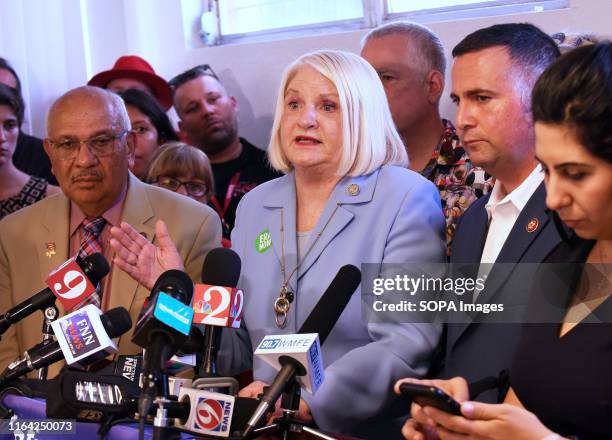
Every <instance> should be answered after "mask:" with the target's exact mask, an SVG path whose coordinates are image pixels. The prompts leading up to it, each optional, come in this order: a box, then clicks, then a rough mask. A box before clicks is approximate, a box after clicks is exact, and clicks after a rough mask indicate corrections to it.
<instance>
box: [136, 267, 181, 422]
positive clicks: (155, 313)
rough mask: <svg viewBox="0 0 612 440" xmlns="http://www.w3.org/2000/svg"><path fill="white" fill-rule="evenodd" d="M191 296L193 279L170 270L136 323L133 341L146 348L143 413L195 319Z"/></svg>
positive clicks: (157, 282) (164, 274) (162, 275)
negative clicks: (162, 374)
mask: <svg viewBox="0 0 612 440" xmlns="http://www.w3.org/2000/svg"><path fill="white" fill-rule="evenodd" d="M192 296H193V282H192V281H191V278H189V276H188V275H187V274H186V273H185V272H183V271H180V270H168V271H166V272H164V273H162V274H161V275H160V277H159V278H158V279H157V281H156V282H155V285H154V286H153V289H151V295H150V296H149V298H150V300H149V301H148V302H147V304H146V306H145V309H144V311H143V312H142V313H141V317H140V318H139V319H138V322H137V323H136V327H135V329H134V334H133V336H132V342H134V343H135V344H137V345H139V346H140V347H143V348H145V349H146V350H145V359H144V368H143V390H142V394H141V396H140V398H139V402H138V405H139V407H138V409H139V411H138V412H139V413H140V414H147V413H148V412H149V408H150V406H151V403H152V401H153V397H154V394H155V391H156V390H157V388H158V385H159V383H160V379H161V374H160V373H161V372H162V366H165V365H166V362H167V361H168V360H169V359H170V358H171V357H172V355H173V354H174V353H176V351H177V350H178V348H179V347H180V346H181V345H182V344H183V343H184V342H185V341H186V340H187V336H188V335H189V331H190V328H191V322H192V320H193V309H192V308H191V307H190V306H189V305H187V304H189V303H190V302H191V297H192ZM162 385H163V384H162ZM164 394H165V393H164Z"/></svg>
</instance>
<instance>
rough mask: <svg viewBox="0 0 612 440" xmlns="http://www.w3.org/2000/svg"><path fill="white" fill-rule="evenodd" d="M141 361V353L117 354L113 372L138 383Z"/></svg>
mask: <svg viewBox="0 0 612 440" xmlns="http://www.w3.org/2000/svg"><path fill="white" fill-rule="evenodd" d="M142 363H143V359H142V355H141V354H122V355H119V356H118V357H117V362H115V364H114V369H113V374H114V375H115V376H121V377H123V378H124V379H127V380H129V381H130V382H132V383H135V384H138V383H139V382H140V372H141V371H142Z"/></svg>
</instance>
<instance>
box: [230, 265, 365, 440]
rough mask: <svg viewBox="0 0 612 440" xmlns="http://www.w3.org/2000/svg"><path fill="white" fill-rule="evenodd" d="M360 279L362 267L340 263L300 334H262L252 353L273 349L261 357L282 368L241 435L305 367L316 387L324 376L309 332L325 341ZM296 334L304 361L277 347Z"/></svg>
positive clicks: (256, 422)
mask: <svg viewBox="0 0 612 440" xmlns="http://www.w3.org/2000/svg"><path fill="white" fill-rule="evenodd" d="M359 283H361V271H360V270H359V269H357V268H356V267H355V266H353V265H350V264H347V265H345V266H342V267H341V268H340V270H339V271H338V273H337V274H336V276H335V277H334V279H333V280H332V282H331V284H330V285H329V287H328V288H327V289H326V290H325V292H324V293H323V295H322V296H321V299H319V302H318V303H317V305H316V306H315V308H314V309H313V310H312V312H310V315H308V318H306V321H304V323H303V324H302V326H301V327H300V330H299V332H298V333H299V334H300V335H301V336H297V335H281V336H275V337H272V338H273V339H276V341H277V342H275V343H272V342H271V339H270V338H269V337H265V338H264V339H263V340H262V342H261V343H260V344H259V346H258V347H257V350H256V351H255V354H257V355H260V356H261V355H262V354H265V353H266V352H268V353H269V352H270V351H272V353H273V355H274V357H273V360H270V358H269V357H268V356H263V357H262V358H263V360H265V361H266V362H268V363H270V364H272V365H273V366H274V367H276V368H277V365H280V366H281V368H280V371H279V372H278V374H277V375H276V377H275V378H274V381H273V382H272V384H271V385H270V386H269V387H268V389H267V390H266V392H265V393H264V395H263V396H262V398H261V401H260V403H259V405H258V406H257V409H256V410H255V412H254V413H253V415H252V416H251V418H250V419H249V421H248V422H247V425H246V429H245V430H244V433H243V436H242V438H247V436H248V435H250V434H251V433H252V432H253V430H254V429H255V426H257V424H258V423H259V421H260V420H261V418H262V417H263V416H264V415H265V414H266V413H267V412H268V411H269V410H271V409H272V408H274V405H275V403H276V401H277V400H278V398H279V396H280V395H281V394H282V393H283V391H284V390H285V387H286V386H287V384H288V383H289V382H290V381H291V380H292V379H293V378H294V377H295V376H296V375H297V376H304V375H306V374H307V373H309V370H307V368H306V367H308V366H310V367H311V368H313V369H311V370H310V377H311V378H312V380H311V381H310V384H309V387H310V388H311V389H313V390H316V388H318V386H319V385H320V383H321V382H322V380H323V377H322V373H323V368H322V360H321V355H320V352H319V351H320V348H319V344H318V343H317V341H316V336H315V335H312V333H313V332H314V331H315V329H319V335H318V336H319V339H320V341H321V344H323V343H324V342H325V340H326V339H327V336H329V333H330V332H331V330H332V328H333V327H334V324H335V323H336V321H338V319H339V318H340V315H341V314H342V312H343V310H344V308H345V307H346V305H347V304H348V302H349V300H350V299H351V296H352V295H353V292H355V290H356V289H357V287H358V286H359ZM296 337H298V339H300V340H301V344H302V347H303V349H302V350H299V349H298V353H302V354H303V356H298V357H299V358H301V360H302V361H303V362H304V360H305V359H306V362H304V363H303V362H300V361H299V360H297V359H295V358H294V357H293V356H291V355H292V354H293V353H292V352H291V350H289V351H285V352H284V354H281V353H279V352H278V351H279V350H278V348H279V347H280V349H283V347H286V346H291V345H292V344H291V339H294V341H295V338H296ZM283 340H284V341H285V344H281V342H282V341H283ZM287 342H289V343H287ZM298 344H299V342H298ZM294 350H295V349H294ZM304 350H306V352H304ZM275 351H276V352H275ZM305 365H306V366H305ZM319 365H320V367H319Z"/></svg>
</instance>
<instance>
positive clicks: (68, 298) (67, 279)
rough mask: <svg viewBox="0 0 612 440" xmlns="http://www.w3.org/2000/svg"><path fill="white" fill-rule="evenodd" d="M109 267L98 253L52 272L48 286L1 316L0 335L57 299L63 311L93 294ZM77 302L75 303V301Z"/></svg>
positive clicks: (74, 260) (63, 265) (71, 261)
mask: <svg viewBox="0 0 612 440" xmlns="http://www.w3.org/2000/svg"><path fill="white" fill-rule="evenodd" d="M109 271H110V267H109V265H108V262H107V261H106V259H105V258H104V256H103V255H102V254H100V253H95V254H92V255H89V256H87V257H85V258H83V259H82V260H81V259H74V258H71V259H69V260H68V261H66V262H65V263H63V264H62V265H61V266H60V267H58V268H57V269H55V270H54V271H53V272H52V273H51V275H50V276H49V278H48V279H47V281H46V282H47V285H48V287H47V288H45V289H43V290H41V291H40V292H38V293H36V294H34V295H32V296H31V297H29V298H28V299H26V300H25V301H23V302H21V303H20V304H18V305H16V306H15V307H13V308H12V309H11V310H9V311H8V312H6V313H4V314H3V315H2V316H0V334H3V333H4V332H6V330H7V329H8V328H9V327H10V326H11V324H14V323H16V322H19V321H21V320H22V319H25V318H27V317H28V316H30V315H31V314H32V313H34V312H35V311H37V310H44V309H46V308H47V307H50V306H52V305H53V304H55V300H56V299H59V300H60V302H61V303H62V305H63V306H64V309H65V310H70V309H71V308H72V307H71V305H72V304H74V305H76V304H78V302H80V301H81V300H82V299H83V298H85V297H86V296H87V295H91V294H92V293H93V292H94V291H95V286H96V285H97V284H98V283H99V282H100V280H101V279H102V278H104V277H105V276H106V275H107V274H108V272H109ZM75 294H76V296H75ZM75 301H76V302H75Z"/></svg>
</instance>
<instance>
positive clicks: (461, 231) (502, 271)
mask: <svg viewBox="0 0 612 440" xmlns="http://www.w3.org/2000/svg"><path fill="white" fill-rule="evenodd" d="M489 197H490V194H489V195H487V196H486V197H483V198H481V199H479V200H477V201H476V202H474V203H473V205H472V206H471V207H470V208H469V209H468V210H467V211H466V212H465V213H464V214H463V217H462V218H461V220H460V223H459V225H458V227H457V232H456V234H455V238H454V240H453V252H452V255H451V263H474V264H478V263H480V258H481V256H482V251H483V249H484V244H485V241H486V237H487V230H488V226H489V219H488V216H487V211H486V209H485V205H486V203H487V202H488V200H489ZM545 201H546V189H545V188H544V184H543V183H542V184H540V186H539V187H538V188H537V190H536V191H535V193H534V194H533V195H532V196H531V198H530V199H529V201H528V202H527V205H525V208H524V209H523V210H522V211H521V213H520V215H519V217H518V219H517V221H516V222H515V224H514V226H513V228H512V230H511V232H510V235H509V236H508V238H507V239H506V241H505V243H504V246H503V247H502V249H501V251H500V253H499V256H498V257H497V260H496V263H539V262H542V261H543V260H544V259H545V258H546V256H547V255H548V254H549V253H550V252H551V251H552V250H553V249H554V248H555V247H556V246H557V245H558V244H559V243H560V242H561V237H560V235H559V233H558V232H557V229H556V228H555V225H554V222H552V221H551V220H550V218H549V216H548V214H547V212H546V203H545ZM533 219H537V221H538V227H537V228H536V229H535V231H532V232H529V231H528V229H527V224H528V223H529V222H530V221H532V220H533ZM519 276H520V277H521V278H520V279H518V280H517V278H518V277H519ZM524 276H525V271H524V270H521V271H520V273H519V271H517V270H516V265H510V264H506V265H502V266H500V265H495V266H493V268H492V269H491V271H490V273H489V277H488V278H487V282H486V284H485V288H484V290H483V292H482V293H481V294H480V295H479V297H478V298H479V299H478V300H479V301H490V302H491V301H492V300H493V299H494V301H493V302H498V301H499V300H502V301H503V297H502V298H500V296H503V295H504V286H507V285H509V284H511V283H516V282H517V281H518V282H522V281H523V280H524V278H522V277H524ZM513 277H514V278H513ZM508 290H512V291H509V292H508V294H509V295H512V294H513V293H514V290H513V289H508ZM520 331H521V329H520V324H519V323H516V324H505V323H477V322H476V323H474V322H473V323H470V324H448V325H447V332H446V350H445V356H444V358H445V359H444V366H443V368H442V371H441V373H440V376H442V377H445V378H449V377H454V376H463V377H465V378H466V380H467V381H468V382H473V381H476V380H479V379H482V378H484V377H487V376H497V375H498V374H499V373H500V372H501V371H502V370H504V369H507V368H509V367H510V365H511V361H512V355H513V353H514V348H515V346H516V344H517V342H518V339H519V336H520ZM478 400H482V401H489V402H492V401H495V400H497V392H496V391H490V392H485V393H483V394H482V395H481V396H479V399H478Z"/></svg>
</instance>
